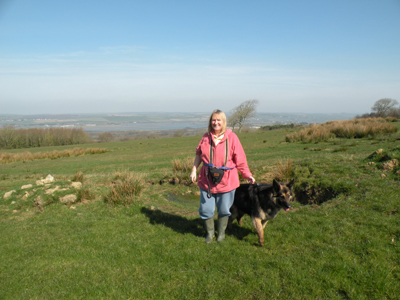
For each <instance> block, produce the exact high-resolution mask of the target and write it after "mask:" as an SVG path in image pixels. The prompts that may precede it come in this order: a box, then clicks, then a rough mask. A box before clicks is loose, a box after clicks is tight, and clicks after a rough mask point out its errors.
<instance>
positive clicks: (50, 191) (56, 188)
mask: <svg viewBox="0 0 400 300" xmlns="http://www.w3.org/2000/svg"><path fill="white" fill-rule="evenodd" d="M59 189H60V186H59V185H57V186H56V187H55V188H54V189H48V190H46V191H45V193H46V195H52V194H54V192H55V191H58V190H59Z"/></svg>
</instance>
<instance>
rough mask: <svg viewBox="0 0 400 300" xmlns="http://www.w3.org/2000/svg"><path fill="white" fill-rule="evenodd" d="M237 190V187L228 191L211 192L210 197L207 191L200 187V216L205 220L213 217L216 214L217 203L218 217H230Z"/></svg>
mask: <svg viewBox="0 0 400 300" xmlns="http://www.w3.org/2000/svg"><path fill="white" fill-rule="evenodd" d="M235 191H236V189H235V190H233V191H230V192H226V193H217V194H211V198H208V197H207V191H205V190H203V189H202V188H200V208H199V214H200V217H201V218H202V219H203V220H206V219H210V218H212V217H213V216H214V211H215V205H217V210H218V217H229V216H230V215H231V212H230V211H229V209H230V208H231V206H232V204H233V199H234V198H235Z"/></svg>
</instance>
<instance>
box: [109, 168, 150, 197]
mask: <svg viewBox="0 0 400 300" xmlns="http://www.w3.org/2000/svg"><path fill="white" fill-rule="evenodd" d="M115 180H116V181H114V182H113V183H114V184H113V187H112V188H111V191H110V193H109V194H108V195H106V196H105V197H104V202H106V203H109V204H114V205H115V204H123V205H129V204H132V203H134V201H135V197H136V196H138V195H140V193H141V192H142V190H143V189H144V180H143V178H142V176H141V175H139V174H133V173H132V172H129V171H117V172H115Z"/></svg>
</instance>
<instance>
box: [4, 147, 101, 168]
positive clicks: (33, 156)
mask: <svg viewBox="0 0 400 300" xmlns="http://www.w3.org/2000/svg"><path fill="white" fill-rule="evenodd" d="M105 152H107V150H106V149H101V148H86V149H83V148H74V149H69V150H62V151H57V150H54V151H51V152H45V153H41V152H38V153H30V152H28V151H26V152H23V153H15V154H14V153H7V152H0V163H1V164H9V163H15V162H18V161H23V162H27V161H32V160H37V159H58V158H62V157H72V156H81V155H88V154H101V153H105Z"/></svg>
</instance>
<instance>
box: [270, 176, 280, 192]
mask: <svg viewBox="0 0 400 300" xmlns="http://www.w3.org/2000/svg"><path fill="white" fill-rule="evenodd" d="M272 185H273V186H274V190H275V192H279V191H280V190H281V188H282V187H281V184H280V183H279V182H278V181H276V180H275V179H274V181H273V182H272Z"/></svg>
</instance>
